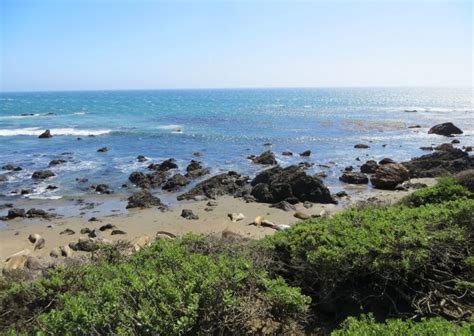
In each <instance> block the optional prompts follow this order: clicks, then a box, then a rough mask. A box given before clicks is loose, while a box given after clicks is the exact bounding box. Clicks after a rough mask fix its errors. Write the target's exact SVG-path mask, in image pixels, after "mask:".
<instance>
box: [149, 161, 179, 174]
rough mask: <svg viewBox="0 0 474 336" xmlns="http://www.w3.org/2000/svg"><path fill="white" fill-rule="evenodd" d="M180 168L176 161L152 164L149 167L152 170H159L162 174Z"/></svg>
mask: <svg viewBox="0 0 474 336" xmlns="http://www.w3.org/2000/svg"><path fill="white" fill-rule="evenodd" d="M176 168H178V165H177V164H176V162H175V160H174V159H168V160H165V161H163V162H162V163H152V164H150V165H149V166H148V169H150V170H157V171H161V172H165V171H168V170H171V169H176Z"/></svg>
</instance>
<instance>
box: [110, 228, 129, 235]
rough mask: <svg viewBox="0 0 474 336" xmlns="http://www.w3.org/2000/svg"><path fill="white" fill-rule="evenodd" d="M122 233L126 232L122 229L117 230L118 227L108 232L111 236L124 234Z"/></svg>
mask: <svg viewBox="0 0 474 336" xmlns="http://www.w3.org/2000/svg"><path fill="white" fill-rule="evenodd" d="M124 234H127V232H125V231H123V230H119V229H116V230H112V232H110V235H111V236H115V235H124Z"/></svg>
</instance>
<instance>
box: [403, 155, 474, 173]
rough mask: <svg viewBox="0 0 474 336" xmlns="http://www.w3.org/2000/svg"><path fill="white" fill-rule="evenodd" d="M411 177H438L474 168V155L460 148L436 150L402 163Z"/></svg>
mask: <svg viewBox="0 0 474 336" xmlns="http://www.w3.org/2000/svg"><path fill="white" fill-rule="evenodd" d="M402 164H403V165H404V166H405V167H406V168H407V169H408V170H409V171H410V176H411V177H417V178H419V177H437V176H443V175H448V174H452V173H458V172H461V171H463V170H468V169H474V157H471V156H469V154H468V153H466V152H465V151H462V150H461V149H459V148H453V149H448V150H444V151H435V152H433V153H430V154H426V155H423V156H420V157H417V158H413V159H411V160H410V161H407V162H403V163H402Z"/></svg>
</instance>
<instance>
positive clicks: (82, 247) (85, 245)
mask: <svg viewBox="0 0 474 336" xmlns="http://www.w3.org/2000/svg"><path fill="white" fill-rule="evenodd" d="M69 247H70V248H71V249H73V250H75V251H85V252H92V251H95V250H96V249H97V248H98V244H97V243H96V242H95V241H94V240H93V239H92V238H79V240H78V242H77V243H71V244H69Z"/></svg>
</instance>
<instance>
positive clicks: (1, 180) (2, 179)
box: [0, 175, 8, 182]
mask: <svg viewBox="0 0 474 336" xmlns="http://www.w3.org/2000/svg"><path fill="white" fill-rule="evenodd" d="M6 181H8V177H6V176H5V175H0V182H6Z"/></svg>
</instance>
